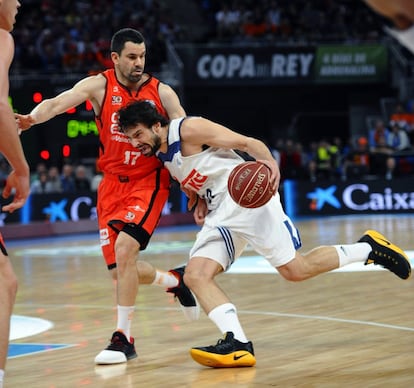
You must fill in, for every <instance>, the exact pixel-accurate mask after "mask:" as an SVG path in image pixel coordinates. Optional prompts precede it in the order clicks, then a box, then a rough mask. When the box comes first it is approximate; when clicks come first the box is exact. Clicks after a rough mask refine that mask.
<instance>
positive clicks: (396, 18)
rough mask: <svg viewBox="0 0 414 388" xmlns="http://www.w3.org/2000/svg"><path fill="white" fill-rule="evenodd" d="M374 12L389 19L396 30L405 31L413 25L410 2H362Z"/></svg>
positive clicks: (413, 12)
mask: <svg viewBox="0 0 414 388" xmlns="http://www.w3.org/2000/svg"><path fill="white" fill-rule="evenodd" d="M364 1H365V3H367V4H368V6H370V7H371V8H372V9H373V10H374V11H375V12H377V13H379V14H381V15H383V16H385V17H387V18H388V19H390V20H391V21H392V22H393V23H394V24H395V26H396V27H397V28H399V29H401V30H405V29H406V28H409V27H410V26H411V25H412V24H413V23H414V2H413V1H412V0H364Z"/></svg>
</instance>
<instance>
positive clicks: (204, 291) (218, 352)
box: [184, 229, 256, 367]
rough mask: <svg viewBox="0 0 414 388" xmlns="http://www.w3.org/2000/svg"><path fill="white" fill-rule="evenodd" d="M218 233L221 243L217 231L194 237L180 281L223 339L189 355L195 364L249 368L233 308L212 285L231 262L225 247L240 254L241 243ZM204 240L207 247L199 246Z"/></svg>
mask: <svg viewBox="0 0 414 388" xmlns="http://www.w3.org/2000/svg"><path fill="white" fill-rule="evenodd" d="M221 232H222V233H224V234H226V238H225V239H223V236H222V234H221V233H220V232H219V231H218V229H215V230H211V231H206V230H204V231H202V232H200V233H199V234H198V238H197V241H196V243H195V244H194V247H193V249H192V250H191V253H190V255H191V259H190V261H189V263H188V264H187V267H186V270H185V275H184V279H185V282H186V284H187V285H188V287H190V289H191V290H192V291H193V292H194V294H195V295H196V296H197V299H198V301H199V303H200V305H201V306H202V307H203V310H204V311H205V313H206V314H207V315H208V317H209V318H210V320H211V321H212V322H213V323H214V324H215V325H216V326H217V327H218V329H219V330H220V332H221V333H222V334H223V336H224V338H223V339H220V340H219V341H218V342H217V344H216V345H211V346H202V347H195V348H192V349H191V350H190V354H191V356H192V357H193V359H194V360H195V361H197V362H199V363H200V364H202V365H206V366H211V367H236V366H253V365H254V364H255V363H256V359H255V357H254V351H253V345H252V343H251V342H250V341H248V340H247V338H246V335H245V333H244V331H243V328H242V326H241V324H240V321H239V318H238V315H237V309H236V306H235V305H234V304H233V303H231V301H230V300H229V298H228V297H227V295H226V294H225V293H224V292H223V290H222V289H221V288H220V287H219V286H218V284H217V283H216V281H215V276H216V275H217V274H219V273H221V272H222V271H223V268H228V267H229V265H230V263H231V262H232V261H233V260H234V257H232V258H229V253H228V252H229V251H228V250H227V248H226V243H227V244H230V245H231V246H232V247H233V248H234V249H235V252H239V251H241V250H242V249H243V247H244V245H245V243H244V242H243V243H240V244H237V242H235V241H234V240H233V241H231V240H232V235H231V234H230V233H228V231H227V232H226V231H225V230H224V229H221ZM205 239H207V241H208V243H203V241H204V242H205V241H206V240H205ZM203 252H204V253H205V254H203ZM207 256H208V257H210V258H208V257H207Z"/></svg>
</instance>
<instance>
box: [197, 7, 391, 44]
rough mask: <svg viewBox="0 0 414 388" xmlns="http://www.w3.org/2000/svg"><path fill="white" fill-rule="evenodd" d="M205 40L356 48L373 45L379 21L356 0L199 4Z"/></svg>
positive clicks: (378, 35)
mask: <svg viewBox="0 0 414 388" xmlns="http://www.w3.org/2000/svg"><path fill="white" fill-rule="evenodd" d="M199 4H200V6H201V8H202V9H203V15H204V19H205V21H206V22H207V24H208V25H209V34H208V35H207V39H208V40H209V41H220V42H232V43H240V44H244V43H247V44H250V43H251V42H272V43H276V44H286V43H288V44H292V43H296V44H297V43H303V44H310V43H338V42H341V43H359V42H367V41H378V40H379V38H380V36H381V35H383V31H382V26H383V21H382V20H381V18H379V17H378V15H376V16H374V15H373V13H372V11H371V10H370V9H368V8H367V6H366V5H365V4H364V3H363V2H362V1H358V0H342V1H336V0H314V1H307V0H296V1H290V0H265V1H254V0H233V1H219V0H201V1H199Z"/></svg>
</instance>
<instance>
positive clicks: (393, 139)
mask: <svg viewBox="0 0 414 388" xmlns="http://www.w3.org/2000/svg"><path fill="white" fill-rule="evenodd" d="M402 125H404V124H401V123H400V122H397V121H392V122H391V123H390V127H391V132H390V133H389V135H388V137H387V144H388V146H389V147H390V148H391V149H392V150H393V151H404V150H408V149H410V148H411V144H410V139H409V137H408V134H407V132H406V131H405V129H404V128H403V127H402Z"/></svg>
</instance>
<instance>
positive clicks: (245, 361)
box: [190, 331, 256, 368]
mask: <svg viewBox="0 0 414 388" xmlns="http://www.w3.org/2000/svg"><path fill="white" fill-rule="evenodd" d="M190 354H191V357H192V358H193V360H194V361H197V362H198V363H199V364H201V365H205V366H211V367H212V368H235V367H241V366H253V365H255V364H256V358H255V357H254V351H253V344H252V343H251V342H250V341H249V342H240V341H238V340H236V339H235V338H234V334H233V333H232V332H230V331H229V332H227V333H226V334H225V336H224V338H222V339H219V340H218V342H217V344H216V345H212V346H203V347H198V348H192V349H191V350H190Z"/></svg>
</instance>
